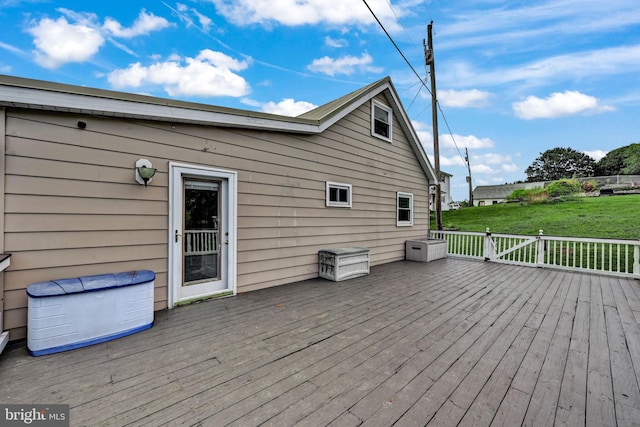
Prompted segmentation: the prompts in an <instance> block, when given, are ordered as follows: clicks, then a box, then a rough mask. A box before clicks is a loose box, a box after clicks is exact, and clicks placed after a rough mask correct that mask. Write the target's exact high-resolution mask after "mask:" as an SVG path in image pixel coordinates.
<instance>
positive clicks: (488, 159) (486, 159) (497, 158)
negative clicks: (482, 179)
mask: <svg viewBox="0 0 640 427" xmlns="http://www.w3.org/2000/svg"><path fill="white" fill-rule="evenodd" d="M511 161H512V159H511V156H509V155H508V154H498V153H486V154H477V155H473V156H471V163H488V164H491V165H500V164H505V163H508V162H511Z"/></svg>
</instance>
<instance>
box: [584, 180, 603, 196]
mask: <svg viewBox="0 0 640 427" xmlns="http://www.w3.org/2000/svg"><path fill="white" fill-rule="evenodd" d="M598 188H599V187H598V183H597V182H595V181H585V182H583V183H582V192H583V193H593V192H594V191H597V190H598Z"/></svg>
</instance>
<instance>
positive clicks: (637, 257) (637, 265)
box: [633, 242, 640, 279]
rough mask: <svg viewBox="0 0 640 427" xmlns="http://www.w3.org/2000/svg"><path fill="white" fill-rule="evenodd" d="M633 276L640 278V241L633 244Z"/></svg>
mask: <svg viewBox="0 0 640 427" xmlns="http://www.w3.org/2000/svg"><path fill="white" fill-rule="evenodd" d="M633 276H634V277H635V278H636V279H640V242H638V244H635V245H633Z"/></svg>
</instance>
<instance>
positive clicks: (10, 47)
mask: <svg viewBox="0 0 640 427" xmlns="http://www.w3.org/2000/svg"><path fill="white" fill-rule="evenodd" d="M0 49H4V50H8V51H9V52H11V53H15V54H16V55H22V54H24V52H23V51H22V49H20V48H17V47H15V46H13V45H10V44H8V43H3V42H0Z"/></svg>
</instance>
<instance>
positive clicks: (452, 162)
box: [429, 154, 467, 167]
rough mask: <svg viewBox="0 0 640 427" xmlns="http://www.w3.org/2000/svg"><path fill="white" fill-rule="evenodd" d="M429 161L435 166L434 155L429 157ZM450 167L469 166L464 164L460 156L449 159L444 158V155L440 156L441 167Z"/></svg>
mask: <svg viewBox="0 0 640 427" xmlns="http://www.w3.org/2000/svg"><path fill="white" fill-rule="evenodd" d="M429 161H430V162H431V164H432V165H433V164H434V161H435V160H434V157H433V155H429ZM443 166H444V167H448V166H465V167H466V166H467V164H466V163H465V162H464V159H463V158H462V157H460V156H457V155H453V156H451V157H447V156H443V155H442V154H441V155H440V167H443Z"/></svg>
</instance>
